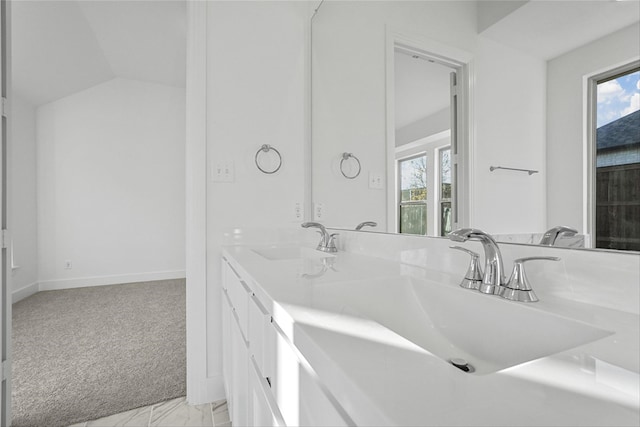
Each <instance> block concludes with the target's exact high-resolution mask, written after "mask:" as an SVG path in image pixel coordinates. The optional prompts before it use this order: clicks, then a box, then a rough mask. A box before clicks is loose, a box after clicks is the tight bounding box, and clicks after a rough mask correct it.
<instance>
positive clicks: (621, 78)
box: [590, 63, 640, 251]
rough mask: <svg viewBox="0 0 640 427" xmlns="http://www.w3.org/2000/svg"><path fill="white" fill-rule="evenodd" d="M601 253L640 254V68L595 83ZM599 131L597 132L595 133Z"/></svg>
mask: <svg viewBox="0 0 640 427" xmlns="http://www.w3.org/2000/svg"><path fill="white" fill-rule="evenodd" d="M592 84H593V85H594V86H595V90H593V89H592V97H593V98H595V99H592V100H591V102H592V105H594V104H595V108H592V111H593V112H594V114H595V117H594V118H592V120H593V122H594V123H595V126H592V132H594V134H593V135H592V136H591V138H590V139H591V141H594V145H595V150H593V148H592V150H593V151H592V152H594V154H595V155H594V160H595V161H592V168H593V169H592V172H591V173H592V176H593V178H592V183H593V184H592V185H593V186H594V188H593V190H592V191H593V193H594V194H593V195H592V204H593V205H594V206H592V207H591V209H592V215H594V216H595V218H594V219H593V220H592V227H594V230H593V231H594V232H595V247H596V248H603V249H618V250H635V251H638V250H640V67H638V64H637V63H634V64H630V65H628V66H625V67H621V68H616V69H614V70H611V71H610V72H608V73H604V74H601V75H599V76H597V77H595V78H593V79H592ZM594 128H595V129H594Z"/></svg>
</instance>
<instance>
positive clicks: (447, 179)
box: [438, 147, 451, 236]
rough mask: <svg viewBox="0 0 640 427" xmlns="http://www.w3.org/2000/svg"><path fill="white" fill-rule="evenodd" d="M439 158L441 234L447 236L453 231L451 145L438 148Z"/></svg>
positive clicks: (439, 218)
mask: <svg viewBox="0 0 640 427" xmlns="http://www.w3.org/2000/svg"><path fill="white" fill-rule="evenodd" d="M438 158H439V162H438V170H439V171H440V179H439V184H440V185H439V187H440V191H439V193H440V194H439V197H438V199H439V200H438V205H439V206H440V215H439V217H438V220H439V225H440V227H439V230H440V234H439V235H440V236H446V235H447V234H449V233H451V147H447V148H441V149H440V150H438Z"/></svg>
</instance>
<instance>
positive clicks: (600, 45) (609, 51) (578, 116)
mask: <svg viewBox="0 0 640 427" xmlns="http://www.w3.org/2000/svg"><path fill="white" fill-rule="evenodd" d="M639 56H640V24H635V25H632V26H630V27H627V28H624V29H622V30H620V31H617V32H615V33H613V34H610V35H609V36H607V37H604V38H602V39H599V40H597V41H595V42H593V43H589V44H587V45H584V46H581V47H579V48H577V49H575V50H572V51H570V52H568V53H566V54H564V55H561V56H559V57H557V58H554V59H552V60H550V61H549V62H548V70H547V81H548V87H547V98H548V107H547V158H546V160H547V170H548V173H549V175H548V179H547V223H548V224H549V225H558V224H562V225H569V226H572V227H575V228H577V229H578V230H580V231H581V232H587V231H588V230H585V228H584V226H585V224H584V222H583V215H584V209H585V206H586V201H585V192H584V186H585V181H584V175H583V172H584V170H583V168H584V167H585V162H586V160H585V144H584V139H583V138H584V130H585V125H584V120H583V117H584V116H583V111H584V108H585V106H584V99H585V98H584V86H583V84H584V78H585V76H590V75H594V74H598V73H600V72H604V71H606V70H607V69H610V68H614V67H615V66H618V65H622V64H623V63H625V62H630V61H631V60H633V59H638V57H639Z"/></svg>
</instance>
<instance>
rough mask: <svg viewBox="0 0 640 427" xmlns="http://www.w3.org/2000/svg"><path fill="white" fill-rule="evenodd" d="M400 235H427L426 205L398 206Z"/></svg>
mask: <svg viewBox="0 0 640 427" xmlns="http://www.w3.org/2000/svg"><path fill="white" fill-rule="evenodd" d="M400 233H406V234H420V235H422V236H424V235H426V234H427V205H425V204H417V205H400Z"/></svg>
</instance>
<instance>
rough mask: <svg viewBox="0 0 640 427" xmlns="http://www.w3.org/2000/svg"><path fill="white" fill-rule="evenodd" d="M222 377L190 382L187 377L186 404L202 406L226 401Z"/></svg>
mask: <svg viewBox="0 0 640 427" xmlns="http://www.w3.org/2000/svg"><path fill="white" fill-rule="evenodd" d="M226 398H227V396H226V395H225V392H224V380H223V377H222V375H218V376H215V377H206V378H198V379H196V380H190V379H189V378H188V377H187V403H189V405H202V404H203V403H209V402H217V401H218V400H222V399H226Z"/></svg>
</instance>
